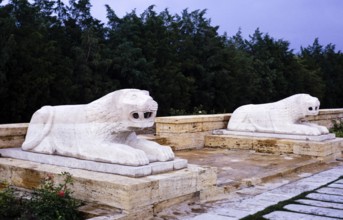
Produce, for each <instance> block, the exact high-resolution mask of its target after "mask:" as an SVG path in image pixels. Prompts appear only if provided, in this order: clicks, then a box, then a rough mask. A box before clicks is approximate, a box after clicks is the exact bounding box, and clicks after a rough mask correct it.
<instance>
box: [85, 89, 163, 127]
mask: <svg viewBox="0 0 343 220" xmlns="http://www.w3.org/2000/svg"><path fill="white" fill-rule="evenodd" d="M157 108H158V105H157V102H155V101H154V100H153V99H152V97H151V96H150V95H149V92H148V91H145V90H139V89H122V90H117V91H114V92H112V93H109V94H107V95H106V96H104V97H102V98H100V99H98V100H95V101H94V102H92V103H90V104H89V108H88V114H89V116H90V117H89V118H90V120H91V121H92V122H93V123H94V122H95V123H102V124H103V126H106V128H110V130H111V131H112V132H114V133H118V132H123V131H134V130H140V129H143V128H147V127H151V126H153V124H154V121H155V117H156V113H157ZM100 115H101V117H99V116H100ZM100 118H101V119H100ZM99 119H100V120H99Z"/></svg>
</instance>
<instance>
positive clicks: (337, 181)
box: [335, 179, 343, 184]
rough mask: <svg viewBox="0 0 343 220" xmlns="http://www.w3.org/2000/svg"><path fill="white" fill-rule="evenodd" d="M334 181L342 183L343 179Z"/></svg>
mask: <svg viewBox="0 0 343 220" xmlns="http://www.w3.org/2000/svg"><path fill="white" fill-rule="evenodd" d="M335 183H338V184H343V179H340V180H337V181H336V182H335Z"/></svg>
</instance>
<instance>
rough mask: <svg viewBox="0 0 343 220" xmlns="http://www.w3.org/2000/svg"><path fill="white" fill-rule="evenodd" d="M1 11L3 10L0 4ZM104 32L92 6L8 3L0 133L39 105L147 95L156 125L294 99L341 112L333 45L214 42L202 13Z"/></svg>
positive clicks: (1, 45) (338, 62)
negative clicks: (158, 119)
mask: <svg viewBox="0 0 343 220" xmlns="http://www.w3.org/2000/svg"><path fill="white" fill-rule="evenodd" d="M0 3H1V0H0ZM106 8H107V19H108V21H107V23H106V24H104V23H102V22H101V21H99V20H98V19H96V18H94V17H92V15H91V14H90V9H91V4H90V2H89V0H79V1H77V0H70V1H69V4H67V5H66V4H64V3H63V2H62V1H61V0H34V1H32V2H31V3H30V2H28V1H27V0H11V1H10V2H9V3H7V4H2V5H1V6H0V103H1V105H0V123H9V122H27V121H29V119H30V117H31V115H32V113H33V112H34V111H35V110H37V109H38V108H40V107H41V106H43V105H59V104H76V103H78V104H81V103H88V102H90V101H92V100H94V99H97V98H99V97H101V96H103V95H105V94H106V93H108V92H111V91H114V90H117V89H121V88H139V89H146V90H149V91H150V93H151V95H152V96H153V97H154V99H155V100H157V102H158V103H159V115H171V114H187V113H193V112H194V111H200V110H201V111H202V112H207V113H220V112H232V111H233V110H234V109H235V108H236V107H238V106H240V105H243V104H247V103H263V102H270V101H276V100H279V99H282V98H285V97H287V96H289V95H292V94H295V93H309V94H311V95H313V96H316V97H319V98H320V100H321V102H322V107H326V108H335V107H342V105H343V55H342V53H341V52H340V51H338V52H337V51H335V47H334V45H332V44H329V45H327V46H322V45H320V44H319V42H318V39H315V40H314V43H313V45H310V46H308V47H306V48H301V49H300V52H298V53H294V52H293V50H291V49H289V43H288V42H287V41H285V40H277V39H274V38H273V37H271V36H269V35H268V34H265V33H262V32H261V31H260V30H259V29H257V30H256V31H255V33H253V34H252V35H251V36H250V37H249V39H244V38H243V37H242V35H241V32H240V31H238V33H237V34H236V35H235V36H227V35H226V34H224V35H220V34H218V27H217V26H212V25H211V21H210V19H208V18H206V10H196V11H191V12H189V11H188V10H184V11H182V12H181V13H180V14H171V13H170V12H169V11H168V10H167V9H166V10H164V11H162V12H159V13H157V12H156V11H155V10H154V6H150V7H149V8H147V9H146V10H145V12H144V13H142V14H141V15H137V13H136V12H135V11H132V12H130V13H127V14H126V15H125V16H124V17H122V18H119V17H118V16H117V15H116V14H115V11H114V10H113V9H111V8H110V7H109V6H106Z"/></svg>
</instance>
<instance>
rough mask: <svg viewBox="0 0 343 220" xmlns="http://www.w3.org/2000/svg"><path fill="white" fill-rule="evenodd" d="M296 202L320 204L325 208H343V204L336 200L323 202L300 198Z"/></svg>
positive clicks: (312, 204)
mask: <svg viewBox="0 0 343 220" xmlns="http://www.w3.org/2000/svg"><path fill="white" fill-rule="evenodd" d="M296 202H299V203H302V204H304V205H311V206H319V207H324V208H334V209H341V210H343V204H341V203H335V202H323V201H317V200H310V199H298V200H296Z"/></svg>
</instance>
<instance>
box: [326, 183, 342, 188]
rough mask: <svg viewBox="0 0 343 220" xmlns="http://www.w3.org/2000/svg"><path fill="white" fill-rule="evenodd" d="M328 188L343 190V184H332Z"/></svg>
mask: <svg viewBox="0 0 343 220" xmlns="http://www.w3.org/2000/svg"><path fill="white" fill-rule="evenodd" d="M328 187H332V188H339V189H343V184H340V183H331V184H330V185H328Z"/></svg>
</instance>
